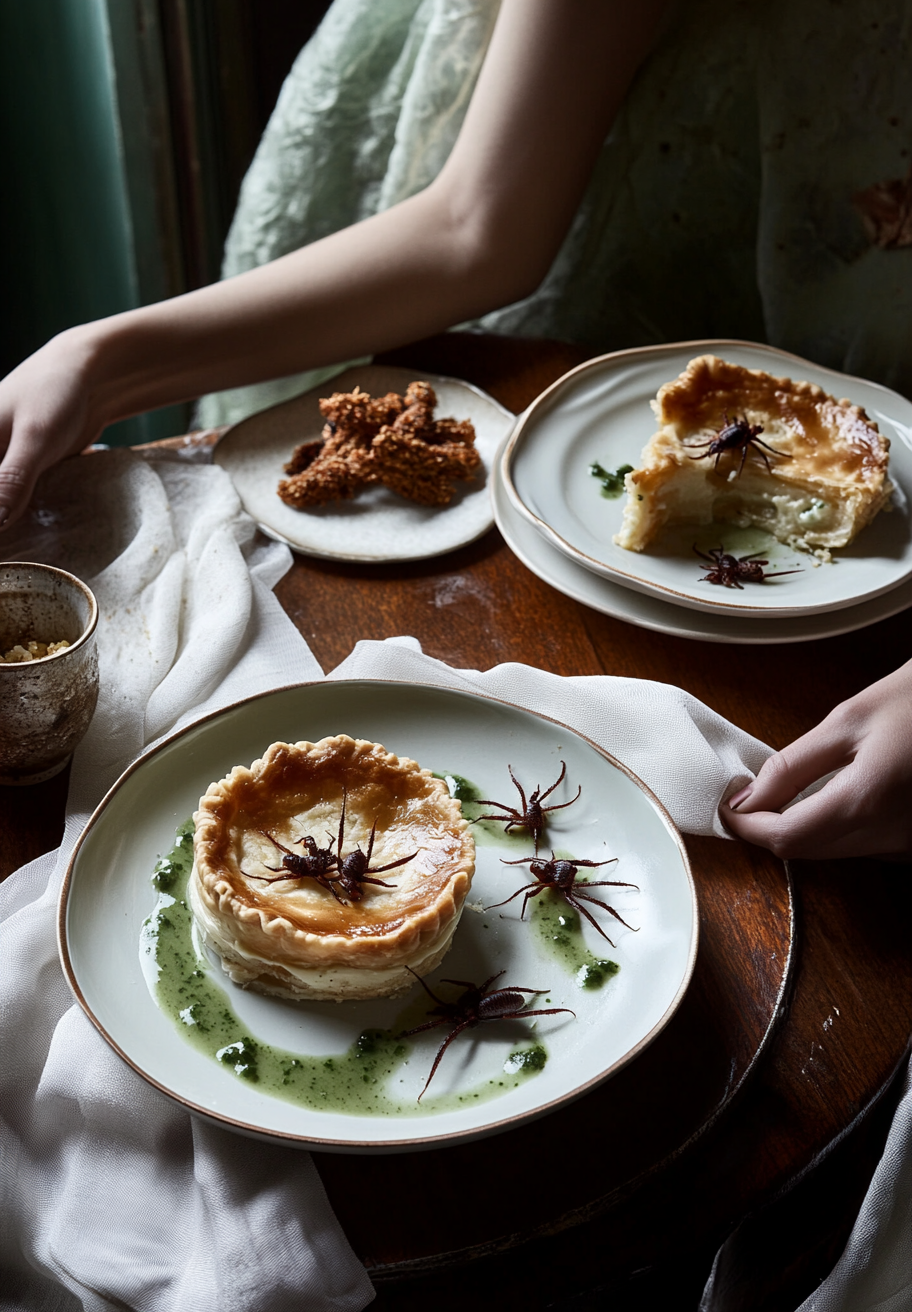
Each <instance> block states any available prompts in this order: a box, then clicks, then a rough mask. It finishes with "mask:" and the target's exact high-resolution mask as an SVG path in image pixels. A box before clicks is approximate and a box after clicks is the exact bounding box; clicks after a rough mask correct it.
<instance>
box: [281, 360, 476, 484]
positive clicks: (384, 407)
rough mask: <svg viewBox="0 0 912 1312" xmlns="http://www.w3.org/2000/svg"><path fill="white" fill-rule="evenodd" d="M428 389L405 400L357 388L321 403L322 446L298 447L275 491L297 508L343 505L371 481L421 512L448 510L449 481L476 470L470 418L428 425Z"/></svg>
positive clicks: (431, 397) (418, 386) (417, 386)
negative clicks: (414, 504)
mask: <svg viewBox="0 0 912 1312" xmlns="http://www.w3.org/2000/svg"><path fill="white" fill-rule="evenodd" d="M436 404H437V397H436V395H435V394H434V389H433V388H432V387H431V385H430V383H424V382H414V383H410V384H409V386H408V388H407V389H406V392H405V395H404V396H400V395H399V394H398V393H396V392H388V393H387V395H386V396H381V397H371V396H369V395H368V393H367V392H362V391H361V390H360V388H357V387H356V388H355V390H354V391H353V392H334V393H333V395H332V396H330V397H326V398H323V399H321V401H320V411H321V413H322V415H323V417H324V419H325V420H326V424H325V425H324V428H323V436H322V440H321V441H319V442H304V443H302V444H301V445H300V446H299V447H296V448H295V450H294V451H293V452H292V456H291V459H290V460H289V462H288V464H287V465H286V466H285V473H286V474H288V476H289V477H288V478H285V479H283V480H282V481H281V482H280V483H279V487H278V493H279V496H280V497H281V498H282V500H283V501H284V502H285V503H286V505H289V506H293V507H294V508H295V509H296V510H305V509H307V507H308V506H320V505H325V504H326V503H327V502H328V501H339V500H347V499H348V498H350V497H353V496H355V495H356V494H357V493H358V492H360V490H361V488H362V487H366V486H368V485H369V484H371V483H382V484H384V486H386V487H388V488H389V489H390V490H391V491H392V492H396V493H398V494H399V495H400V496H403V497H406V498H408V499H409V500H410V501H417V502H419V503H420V504H421V505H425V506H446V505H449V503H450V501H451V500H452V498H453V493H454V491H455V489H454V487H453V481H454V480H455V479H462V480H465V481H469V480H471V479H472V478H474V476H475V473H476V471H477V470H478V468H479V467H480V465H481V457H480V455H479V454H478V451H477V450H476V448H475V429H474V427H473V426H472V424H471V422H470V421H469V420H456V419H435V418H434V408H435V406H436Z"/></svg>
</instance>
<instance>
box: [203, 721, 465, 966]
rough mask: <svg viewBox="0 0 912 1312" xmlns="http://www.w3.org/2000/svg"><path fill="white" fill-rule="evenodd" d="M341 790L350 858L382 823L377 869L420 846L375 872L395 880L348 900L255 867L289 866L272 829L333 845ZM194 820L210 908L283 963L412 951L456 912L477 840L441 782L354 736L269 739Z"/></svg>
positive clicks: (366, 961)
mask: <svg viewBox="0 0 912 1312" xmlns="http://www.w3.org/2000/svg"><path fill="white" fill-rule="evenodd" d="M343 795H344V797H345V832H344V841H343V847H342V854H343V856H344V855H347V854H348V853H350V852H352V851H353V850H354V849H355V847H356V846H360V847H361V850H362V851H363V852H364V853H365V854H366V853H367V850H368V844H369V841H370V831H371V827H372V825H374V824H376V834H375V838H374V847H373V852H372V855H371V861H370V865H371V867H372V868H373V869H376V867H379V866H383V865H387V864H388V863H389V862H391V861H396V860H398V859H399V858H400V857H404V856H409V855H411V854H414V855H413V856H412V859H411V860H409V861H407V862H405V863H404V864H403V865H400V866H397V867H395V868H394V869H392V870H389V871H387V872H381V873H377V874H371V878H376V879H380V880H383V881H384V882H386V883H388V884H389V885H391V886H392V887H390V888H382V887H379V886H377V885H374V884H369V883H365V884H363V885H362V890H363V896H362V897H361V898H360V899H359V900H354V901H342V902H340V901H338V900H337V899H336V897H334V896H333V894H332V892H330V891H329V890H328V889H326V888H324V887H321V886H320V885H319V884H318V883H317V882H316V880H314V879H311V878H292V877H289V878H281V879H276V880H275V881H274V882H266V879H264V878H257V876H265V877H268V878H269V879H273V877H274V870H275V868H281V867H282V855H283V854H282V852H281V851H280V850H278V849H277V848H276V847H275V845H274V844H273V843H272V842H271V841H270V839H269V838H268V837H267V836H266V835H272V837H273V838H274V839H276V840H277V841H278V842H279V843H281V844H283V845H284V847H286V848H288V849H289V850H290V851H291V852H293V853H295V854H296V855H299V854H300V855H303V854H304V853H305V848H304V846H303V845H302V844H301V842H300V839H301V838H303V837H304V836H305V835H310V836H311V837H312V838H313V839H314V841H315V842H316V844H317V846H318V847H320V848H326V847H327V846H330V844H331V847H332V851H333V852H335V851H336V849H337V846H338V833H339V821H340V815H341V812H342V804H343ZM194 819H195V822H196V835H195V840H194V880H195V881H196V890H197V892H198V894H199V896H200V898H201V901H202V903H203V906H204V908H205V910H206V912H207V913H208V914H209V915H211V916H213V917H214V918H215V920H216V921H217V922H218V924H219V926H220V928H221V929H222V930H223V931H224V932H226V933H230V935H231V937H232V938H233V940H234V941H235V943H236V944H237V946H238V947H239V948H240V949H241V950H242V951H244V952H247V953H250V954H252V955H254V956H256V957H258V958H264V959H266V960H269V961H273V962H275V963H276V964H277V965H282V964H287V965H290V966H301V965H302V964H303V965H306V966H307V967H317V968H321V969H324V968H332V967H333V966H335V965H340V966H347V967H351V966H357V965H364V966H365V967H366V968H371V967H385V966H390V965H395V964H398V963H400V962H403V961H408V960H410V959H411V958H412V957H413V956H414V954H415V953H416V951H417V952H420V951H421V949H422V947H423V946H424V945H429V944H432V943H433V942H434V941H435V939H437V938H438V937H439V935H440V933H441V931H442V930H443V929H445V927H446V926H447V924H448V923H449V922H450V921H451V920H452V919H453V917H454V916H456V915H458V913H459V911H461V909H462V904H463V902H464V900H465V897H466V894H467V892H468V890H469V887H470V884H471V878H472V874H473V872H474V851H475V848H474V842H473V840H472V838H471V835H470V834H469V833H468V826H467V823H466V821H465V820H464V819H463V818H462V813H461V808H460V806H459V803H458V802H457V801H455V800H454V799H453V798H451V797H450V796H449V793H448V791H447V788H446V785H445V784H444V782H443V781H442V780H440V779H435V778H434V777H433V775H432V774H431V773H430V771H428V770H425V769H422V768H421V767H420V766H419V765H418V764H417V763H416V762H414V761H411V760H408V759H407V758H404V757H403V758H399V757H396V756H394V755H393V754H392V753H390V752H388V751H387V750H386V749H385V748H384V747H382V746H380V744H378V743H372V742H366V741H363V740H356V739H353V738H349V737H347V736H346V735H338V736H336V737H332V738H324V739H322V740H321V741H320V742H317V743H307V742H300V743H295V744H288V743H274V744H273V745H272V746H271V747H270V748H269V749H268V750H267V751H266V752H265V753H264V755H263V757H262V759H260V760H258V761H254V762H253V764H252V765H251V766H250V768H249V769H248V768H246V767H245V766H236V767H235V768H234V769H233V770H232V771H231V773H230V774H229V775H228V776H227V777H226V778H225V779H222V780H220V781H219V782H218V783H214V784H212V785H211V786H210V788H209V789H208V790H207V792H206V794H205V795H204V796H203V798H202V799H201V801H200V806H199V810H198V811H197V813H196V815H195V817H194ZM269 867H272V868H273V869H272V870H271V869H269ZM332 873H333V871H330V874H332ZM335 887H337V888H338V887H339V886H338V885H336V886H335ZM340 896H342V897H343V898H344V893H342V892H341V891H340Z"/></svg>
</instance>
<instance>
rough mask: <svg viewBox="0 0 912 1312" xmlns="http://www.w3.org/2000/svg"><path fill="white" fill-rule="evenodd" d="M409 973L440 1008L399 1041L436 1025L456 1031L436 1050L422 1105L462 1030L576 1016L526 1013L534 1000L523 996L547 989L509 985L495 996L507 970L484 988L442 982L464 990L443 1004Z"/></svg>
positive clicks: (553, 1011)
mask: <svg viewBox="0 0 912 1312" xmlns="http://www.w3.org/2000/svg"><path fill="white" fill-rule="evenodd" d="M406 970H407V971H408V972H409V974H411V975H414V976H415V979H417V981H418V983H419V984H420V985H421V987H422V988H423V989H424V991H425V993H427V994H428V995H429V996H430V997H432V998H433V999H434V1001H435V1002H436V1003H437V1006H436V1007H434V1008H433V1009H432V1010H431V1011H430V1012H429V1015H431V1016H436V1017H437V1019H436V1020H428V1021H425V1023H424V1024H423V1025H416V1026H415V1027H414V1029H411V1030H405V1031H404V1032H403V1033H402V1034H400V1035H399V1038H400V1039H406V1038H408V1037H409V1036H410V1035H412V1034H420V1033H421V1032H422V1031H423V1030H431V1029H434V1028H435V1026H437V1025H452V1026H453V1029H452V1030H451V1031H450V1033H449V1034H448V1035H447V1037H446V1038H445V1039H444V1041H443V1043H441V1045H440V1047H439V1048H438V1049H437V1056H436V1057H435V1058H434V1064H433V1066H432V1067H431V1073H430V1075H429V1076H428V1077H427V1080H426V1082H425V1085H424V1088H423V1089H422V1090H421V1092H420V1093H419V1095H418V1101H419V1102H421V1099H422V1098H423V1097H424V1095H425V1094H426V1093H427V1091H428V1085H429V1084H430V1082H431V1080H432V1079H433V1078H434V1075H435V1073H436V1071H437V1067H438V1066H439V1065H440V1059H441V1057H442V1056H443V1054H444V1053H445V1052H446V1050H447V1048H448V1047H449V1046H450V1044H451V1043H452V1042H453V1040H454V1039H455V1038H456V1036H457V1035H458V1034H461V1033H462V1031H463V1030H466V1029H471V1028H473V1027H474V1026H475V1025H478V1024H480V1023H481V1022H482V1021H485V1020H524V1019H525V1018H526V1017H527V1016H556V1015H558V1013H559V1012H562V1011H565V1012H567V1013H569V1015H571V1016H575V1015H576V1012H575V1011H571V1010H570V1008H569V1007H544V1008H537V1009H535V1010H533V1011H526V1010H524V1008H525V1006H526V1003H527V1002H528V1001H531V999H528V998H524V997H523V994H524V993H531V994H533V995H537V994H540V993H547V992H548V990H547V989H524V988H520V986H519V985H518V984H507V985H504V987H503V988H500V989H494V990H493V992H492V991H491V985H492V984H493V983H494V981H495V980H497V979H500V977H501V975H505V974H506V971H504V970H499V971H498V972H497V974H496V975H492V976H491V977H490V978H489V979H486V980H485V982H484V983H483V984H473V983H472V982H471V980H466V979H444V980H441V981H440V982H441V983H442V984H455V985H456V987H457V988H461V989H462V993H461V994H460V995H459V997H458V998H456V999H455V1001H453V1002H444V1000H443V998H438V996H437V994H436V993H435V992H434V991H433V989H432V988H430V987H429V985H427V984H425V982H424V980H423V979H422V978H421V976H420V975H418V974H416V972H415V971H414V970H412V968H411V966H406Z"/></svg>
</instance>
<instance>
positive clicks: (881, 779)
mask: <svg viewBox="0 0 912 1312" xmlns="http://www.w3.org/2000/svg"><path fill="white" fill-rule="evenodd" d="M834 770H838V771H839V773H838V774H836V775H835V776H834V778H832V779H830V780H829V781H828V782H827V783H826V784H824V786H823V787H822V788H821V789H820V790H819V792H816V793H814V794H812V795H811V796H810V797H807V798H805V799H803V800H802V801H800V802H796V803H795V805H794V806H788V804H789V802H792V801H793V800H794V798H795V797H797V795H798V794H799V793H800V792H801V791H803V790H804V789H806V788H809V787H810V785H811V784H813V783H816V782H817V781H818V780H819V779H822V778H823V777H824V776H825V775H827V774H830V773H831V772H832V771H834ZM783 807H788V809H787V810H785V811H783V810H782V808H783ZM720 814H721V816H722V820H723V822H724V823H725V825H726V826H727V827H728V828H729V829H730V830H731V831H732V833H734V834H737V835H738V837H739V838H745V839H747V841H748V842H750V843H757V844H759V845H760V846H761V847H768V848H769V849H770V850H771V851H772V852H775V854H776V855H777V856H780V857H813V858H820V859H826V858H830V857H845V856H883V857H893V858H898V859H902V858H906V859H909V858H910V857H912V661H909V662H908V663H907V664H906V665H903V666H902V667H901V668H900V669H898V670H896V671H895V673H893V674H890V675H888V676H887V678H885V679H881V680H880V681H879V682H878V683H875V684H872V685H871V687H870V688H866V689H865V690H864V692H861V693H859V694H858V696H857V697H851V698H849V700H848V701H846V702H842V703H841V705H839V706H837V707H836V709H835V710H834V711H831V712H830V714H829V715H828V716H827V717H826V719H825V720H824V721H823V722H822V723H821V724H818V725H817V727H816V728H815V729H812V730H811V731H810V733H806V734H804V736H803V737H801V738H798V739H797V740H796V741H795V742H793V743H791V744H790V745H789V746H788V747H786V748H785V749H784V750H783V751H781V752H777V753H776V754H775V755H774V756H771V757H770V758H769V760H768V761H767V762H766V763H765V765H764V766H763V768H762V769H761V771H760V773H759V774H758V775H757V778H756V779H755V780H754V782H753V784H751V785H750V786H749V787H748V788H745V789H742V791H741V792H740V793H736V794H735V796H734V797H732V798H730V799H729V800H728V801H727V802H723V804H722V806H721V808H720Z"/></svg>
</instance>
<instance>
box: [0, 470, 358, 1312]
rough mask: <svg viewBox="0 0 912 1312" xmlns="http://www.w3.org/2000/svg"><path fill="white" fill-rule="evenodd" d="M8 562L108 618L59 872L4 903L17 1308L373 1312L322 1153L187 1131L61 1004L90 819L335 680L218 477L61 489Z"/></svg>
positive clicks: (287, 556) (127, 480)
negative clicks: (129, 770) (168, 754)
mask: <svg viewBox="0 0 912 1312" xmlns="http://www.w3.org/2000/svg"><path fill="white" fill-rule="evenodd" d="M0 550H2V552H3V554H4V556H5V557H6V559H13V560H15V559H29V560H39V561H44V562H45V563H47V564H56V565H60V566H62V567H63V568H66V569H70V570H72V571H74V572H75V573H77V574H79V576H80V577H82V578H84V579H85V580H86V582H88V583H89V585H90V586H91V587H92V588H93V590H94V592H95V594H96V596H97V598H98V603H99V609H100V619H99V625H98V649H99V667H100V678H101V689H100V696H99V702H98V707H97V710H96V712H95V718H94V720H93V722H92V725H91V727H90V729H89V732H88V734H87V735H86V737H85V739H84V740H83V743H82V745H81V746H80V747H79V749H78V750H77V753H76V757H75V759H74V762H73V768H72V775H71V782H70V793H69V798H68V804H67V818H66V830H65V833H64V837H63V841H62V843H61V845H60V848H59V849H58V851H56V852H51V853H48V854H47V855H46V856H44V857H41V858H39V859H38V860H37V861H33V862H31V863H30V864H29V865H27V866H25V867H23V868H22V869H21V870H19V871H18V872H16V874H14V875H13V876H12V877H11V878H10V879H8V880H7V881H6V882H5V883H4V884H3V885H2V886H0V919H2V921H3V924H2V947H0V953H2V956H0V962H2V966H0V1047H2V1052H3V1060H2V1063H0V1118H2V1119H0V1200H2V1204H0V1213H2V1220H0V1264H2V1267H0V1270H2V1278H0V1291H2V1292H0V1305H2V1306H3V1307H4V1308H10V1309H16V1312H20V1309H21V1312H69V1310H70V1309H75V1308H79V1307H82V1308H84V1309H86V1312H113V1310H114V1309H118V1312H121V1310H122V1309H124V1308H135V1309H137V1310H140V1309H141V1312H175V1309H188V1312H189V1310H190V1309H192V1310H193V1312H251V1309H253V1308H256V1309H257V1312H301V1309H303V1308H306V1309H307V1310H308V1312H358V1309H360V1308H363V1307H365V1306H366V1304H367V1303H369V1302H370V1301H371V1299H372V1298H373V1290H372V1287H371V1284H370V1281H369V1280H368V1279H367V1276H366V1274H365V1272H364V1270H363V1268H362V1267H361V1265H360V1263H359V1262H358V1261H357V1259H356V1258H355V1256H354V1254H353V1253H352V1251H351V1249H350V1248H349V1245H348V1243H347V1241H346V1239H345V1236H344V1234H343V1233H342V1231H341V1229H340V1227H339V1225H338V1222H337V1221H336V1219H335V1216H334V1215H333V1212H332V1210H331V1208H330V1206H329V1204H328V1202H327V1199H326V1195H325V1193H324V1191H323V1187H322V1185H321V1183H320V1179H319V1177H318V1175H317V1172H316V1170H315V1168H314V1166H313V1163H312V1161H311V1159H310V1157H309V1155H308V1154H307V1153H304V1152H299V1151H290V1150H288V1149H287V1148H282V1147H278V1146H275V1147H274V1146H271V1145H268V1144H262V1143H256V1142H254V1141H253V1140H250V1139H244V1138H242V1137H241V1136H239V1135H236V1134H232V1133H231V1132H230V1131H228V1130H223V1129H220V1128H216V1127H215V1126H212V1125H210V1124H207V1123H205V1122H203V1121H201V1120H198V1119H194V1118H191V1117H190V1116H188V1115H187V1114H186V1113H185V1112H183V1111H181V1110H180V1109H179V1108H178V1107H176V1106H175V1105H174V1104H172V1103H171V1102H170V1101H169V1100H168V1099H166V1098H164V1097H163V1096H162V1095H161V1094H159V1093H158V1092H157V1091H156V1090H154V1089H152V1088H151V1087H150V1086H149V1085H147V1084H146V1083H145V1081H144V1080H142V1079H141V1078H140V1077H139V1076H138V1075H136V1074H135V1073H134V1072H133V1071H132V1070H130V1069H129V1068H128V1067H127V1066H126V1065H125V1064H124V1063H123V1062H121V1060H120V1058H119V1057H118V1056H117V1055H116V1054H115V1053H114V1052H113V1051H112V1050H111V1049H110V1048H109V1047H108V1045H107V1044H106V1043H105V1042H104V1040H103V1039H102V1038H101V1037H100V1035H99V1034H98V1033H97V1032H96V1030H95V1029H94V1027H93V1026H92V1025H91V1024H90V1022H89V1021H88V1020H87V1019H86V1017H85V1015H84V1014H83V1012H82V1011H81V1009H80V1008H79V1007H78V1006H77V1005H76V1004H75V1003H74V1001H73V998H72V996H71V994H70V992H69V989H68V988H67V986H66V983H65V982H64V978H63V974H62V972H61V969H60V964H59V961H58V958H57V945H56V933H55V927H56V909H57V897H58V893H59V889H60V883H61V879H62V876H63V873H64V871H65V869H66V865H67V860H68V858H69V855H70V852H71V850H72V847H73V844H74V843H75V841H76V838H77V837H78V835H79V833H80V831H81V829H82V828H83V826H84V824H85V823H86V821H87V820H88V818H89V816H90V814H91V812H92V810H93V809H94V807H95V806H96V804H97V803H98V802H99V801H100V800H101V798H102V796H103V795H104V793H105V792H106V791H107V789H108V788H109V787H110V786H111V784H113V783H114V781H115V780H116V779H117V777H118V775H119V774H120V773H121V771H122V770H123V769H124V768H125V767H126V766H127V765H128V764H129V763H130V761H131V760H133V759H134V757H136V756H137V755H138V754H139V753H140V752H141V751H143V750H144V749H145V748H146V747H148V746H150V745H151V744H152V743H153V742H154V741H155V740H156V739H157V738H158V737H160V736H161V735H162V734H165V733H168V732H170V731H172V730H173V729H175V728H179V727H180V726H181V725H183V724H186V723H189V722H190V721H191V720H193V719H195V718H197V717H198V716H200V715H204V714H206V713H207V712H208V711H211V710H214V709H217V708H218V707H219V706H221V705H223V704H226V703H229V702H232V701H236V700H238V699H239V698H242V697H245V696H247V695H249V694H252V693H256V692H259V691H261V690H263V689H266V688H270V687H275V686H277V685H280V684H285V683H289V682H294V681H296V680H305V679H313V678H316V677H319V675H320V673H321V671H320V668H319V666H318V665H317V663H316V661H315V660H314V658H313V656H312V655H311V653H310V650H309V649H308V647H307V645H306V644H305V642H304V641H303V639H302V638H301V637H300V635H299V634H298V632H297V631H296V629H295V628H294V626H293V625H292V623H291V621H290V620H288V619H287V617H286V616H285V614H284V613H283V611H282V609H281V607H280V606H279V603H278V602H277V601H276V599H275V597H274V596H273V594H272V588H273V587H274V586H275V584H276V583H277V581H278V580H279V579H280V578H281V577H282V575H283V574H284V573H285V571H286V570H287V569H288V566H289V564H290V563H291V553H290V552H289V551H288V549H287V548H286V547H284V546H280V545H279V544H278V543H273V542H264V541H263V540H262V539H256V538H255V530H254V526H253V524H252V522H251V521H250V520H249V519H248V517H247V516H246V515H245V514H244V513H243V512H242V510H241V506H240V503H239V501H238V498H237V494H236V493H235V491H234V489H233V487H232V485H231V482H230V480H229V479H228V477H227V475H226V474H225V473H224V472H223V471H222V470H221V469H218V468H216V467H214V466H209V467H195V466H190V465H186V464H181V463H175V462H171V461H168V460H166V459H164V460H152V461H145V462H144V461H142V460H139V459H137V458H136V457H135V456H133V455H132V454H130V453H129V452H127V451H116V452H115V451H111V452H107V453H105V454H103V455H91V456H84V457H78V458H76V459H75V460H70V461H67V462H66V463H65V464H63V465H60V466H58V467H57V468H56V469H54V470H53V471H51V472H50V473H49V474H47V475H45V477H44V478H43V479H42V481H41V484H40V486H39V490H38V494H37V496H36V498H35V502H34V503H33V506H32V509H31V512H30V514H29V516H28V518H27V519H26V520H25V521H24V522H23V524H22V525H21V526H17V527H16V529H15V530H13V531H12V532H11V533H10V534H9V535H7V536H6V537H4V538H3V539H2V542H0Z"/></svg>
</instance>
